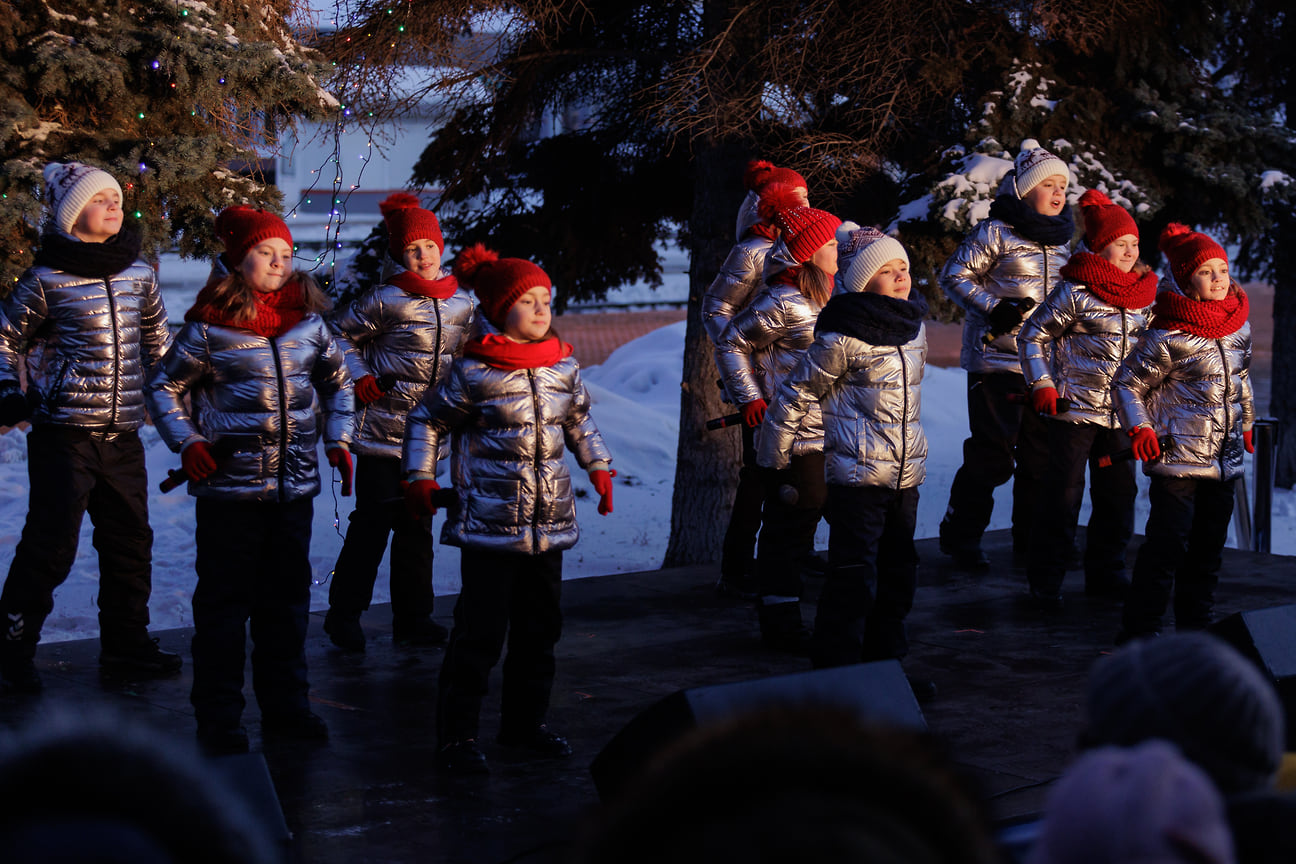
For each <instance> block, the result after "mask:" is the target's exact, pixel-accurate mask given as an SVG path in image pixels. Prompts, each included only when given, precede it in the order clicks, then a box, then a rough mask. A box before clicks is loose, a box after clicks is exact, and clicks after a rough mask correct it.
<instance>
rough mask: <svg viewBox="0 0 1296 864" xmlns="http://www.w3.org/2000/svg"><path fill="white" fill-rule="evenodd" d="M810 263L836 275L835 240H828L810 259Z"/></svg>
mask: <svg viewBox="0 0 1296 864" xmlns="http://www.w3.org/2000/svg"><path fill="white" fill-rule="evenodd" d="M810 263H811V264H813V265H815V266H816V267H818V268H819V269H820V270H822V271H824V272H825V273H827V274H828V275H829V276H835V275H837V240H836V239H832V240H829V241H828V242H827V243H825V244H824V245H822V246H820V247H819V249H818V251H816V252H815V253H814V255H812V256H811V257H810Z"/></svg>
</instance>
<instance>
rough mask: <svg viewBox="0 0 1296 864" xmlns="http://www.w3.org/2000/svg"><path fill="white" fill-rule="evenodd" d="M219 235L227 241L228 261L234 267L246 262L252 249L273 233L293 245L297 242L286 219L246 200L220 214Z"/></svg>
mask: <svg viewBox="0 0 1296 864" xmlns="http://www.w3.org/2000/svg"><path fill="white" fill-rule="evenodd" d="M216 236H217V237H218V238H220V241H221V242H222V243H224V244H225V263H226V264H227V265H228V266H229V267H230V268H231V269H233V268H237V267H238V266H239V265H240V264H242V263H243V257H244V256H245V255H247V253H248V250H249V249H251V248H252V247H253V246H255V245H257V244H258V243H264V242H265V241H266V240H269V239H270V238H272V237H278V238H279V239H281V240H283V241H284V242H285V243H287V244H288V245H289V246H290V247H291V246H292V245H293V239H292V232H290V231H289V230H288V225H287V224H286V223H285V222H284V221H283V220H282V219H280V218H279V217H278V216H276V215H275V214H274V213H270V212H268V211H266V210H254V209H253V208H251V207H247V206H245V205H243V204H239V205H238V206H235V207H226V208H225V209H224V210H222V211H221V212H220V213H219V214H217V216H216Z"/></svg>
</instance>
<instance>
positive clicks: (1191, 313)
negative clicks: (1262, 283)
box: [1149, 284, 1251, 339]
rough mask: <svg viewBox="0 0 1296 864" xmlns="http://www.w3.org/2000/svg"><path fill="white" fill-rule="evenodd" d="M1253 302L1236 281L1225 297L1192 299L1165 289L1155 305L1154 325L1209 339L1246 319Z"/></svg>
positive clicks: (1217, 337)
mask: <svg viewBox="0 0 1296 864" xmlns="http://www.w3.org/2000/svg"><path fill="white" fill-rule="evenodd" d="M1250 312H1251V303H1250V301H1249V300H1247V295H1246V292H1245V291H1243V290H1242V289H1241V288H1239V287H1238V286H1237V285H1236V284H1234V285H1233V287H1232V288H1230V289H1229V293H1228V295H1227V296H1225V298H1224V299H1223V300H1205V301H1203V300H1192V299H1190V298H1188V297H1185V296H1184V295H1182V294H1178V293H1176V292H1174V291H1162V292H1161V293H1160V294H1158V295H1157V298H1156V305H1155V306H1153V307H1152V323H1151V324H1150V325H1149V326H1151V327H1156V328H1157V329H1159V330H1182V331H1184V332H1185V333H1191V334H1192V335H1194V336H1204V337H1205V338H1207V339H1222V338H1223V337H1225V336H1227V335H1229V334H1230V333H1236V332H1237V331H1238V329H1239V328H1241V326H1242V325H1243V324H1245V323H1246V320H1247V315H1248V314H1250Z"/></svg>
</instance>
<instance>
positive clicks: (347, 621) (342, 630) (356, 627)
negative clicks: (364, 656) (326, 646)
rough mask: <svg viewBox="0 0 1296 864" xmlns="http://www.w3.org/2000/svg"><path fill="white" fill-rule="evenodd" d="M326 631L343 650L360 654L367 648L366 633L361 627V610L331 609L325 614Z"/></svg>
mask: <svg viewBox="0 0 1296 864" xmlns="http://www.w3.org/2000/svg"><path fill="white" fill-rule="evenodd" d="M324 632H325V633H327V634H328V636H329V639H330V640H332V642H333V644H334V645H336V646H337V647H339V648H341V649H342V650H343V651H348V652H351V653H355V654H359V653H360V652H362V651H364V650H365V634H364V630H363V629H361V627H360V613H359V612H342V611H341V610H338V609H329V610H328V613H327V614H325V616H324Z"/></svg>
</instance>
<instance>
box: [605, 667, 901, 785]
mask: <svg viewBox="0 0 1296 864" xmlns="http://www.w3.org/2000/svg"><path fill="white" fill-rule="evenodd" d="M801 705H831V706H833V707H836V708H843V709H847V710H849V711H851V712H852V713H854V714H855V715H856V716H858V717H859V718H861V719H862V720H866V721H869V722H874V723H882V724H887V725H892V726H902V727H906V728H912V729H925V728H926V721H924V720H923V716H922V710H921V709H919V707H918V700H917V699H915V698H914V694H913V690H912V689H910V687H909V681H908V679H906V678H905V675H904V671H903V670H902V669H901V668H900V663H899V661H897V660H882V661H878V662H875V663H858V664H854V665H851V666H836V667H833V668H830V669H818V670H815V671H813V672H801V673H796V674H792V675H780V676H776V677H773V678H758V679H756V680H753V681H739V682H736V683H733V684H717V685H715V686H712V687H695V688H693V689H690V690H679V691H677V692H675V693H672V694H671V695H670V696H667V697H666V698H665V699H662V700H661V701H660V702H657V703H656V704H654V705H651V706H649V707H648V708H646V709H644V710H643V711H642V712H640V713H639V714H638V715H637V716H635V718H634V719H633V720H631V721H630V722H629V723H627V724H626V726H625V728H624V729H622V730H621V731H620V732H618V733H617V734H616V735H615V736H614V737H613V738H612V740H611V741H609V742H608V743H607V746H605V747H604V748H603V749H602V751H600V752H599V754H598V755H597V756H596V757H594V761H593V762H592V763H590V774H592V775H593V779H594V786H595V788H597V789H598V793H599V797H600V798H602V799H603V800H604V801H607V800H609V799H611V798H613V797H615V796H616V795H617V794H618V793H619V792H620V790H621V789H622V788H623V787H624V786H625V784H626V783H627V782H628V781H629V780H630V779H632V778H633V777H634V776H635V775H636V774H637V773H638V772H639V771H640V770H641V769H642V768H644V767H645V766H646V765H647V764H648V762H649V761H650V760H651V759H652V757H653V756H654V755H656V754H657V753H658V752H659V751H660V750H661V749H662V748H663V747H665V746H666V745H667V744H669V743H671V742H672V741H674V740H675V739H676V738H678V737H680V736H681V735H683V734H684V733H685V732H687V731H689V730H690V729H693V728H694V727H696V726H703V725H709V724H712V723H715V722H718V721H721V720H725V719H728V718H731V717H734V716H737V715H739V714H742V713H746V712H749V711H752V710H758V709H761V708H768V707H773V706H801Z"/></svg>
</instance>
